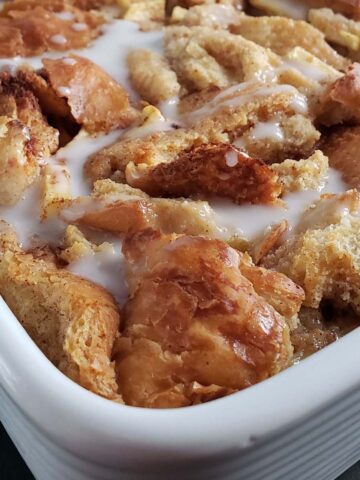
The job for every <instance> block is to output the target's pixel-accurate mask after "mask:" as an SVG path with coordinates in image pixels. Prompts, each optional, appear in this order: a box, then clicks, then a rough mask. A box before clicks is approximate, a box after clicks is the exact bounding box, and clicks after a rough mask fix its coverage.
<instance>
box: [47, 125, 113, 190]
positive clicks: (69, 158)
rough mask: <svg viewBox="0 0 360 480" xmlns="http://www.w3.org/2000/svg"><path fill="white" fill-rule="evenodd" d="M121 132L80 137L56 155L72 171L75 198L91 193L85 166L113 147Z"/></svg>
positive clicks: (72, 186)
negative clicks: (97, 154) (97, 155)
mask: <svg viewBox="0 0 360 480" xmlns="http://www.w3.org/2000/svg"><path fill="white" fill-rule="evenodd" d="M121 132H122V131H121V130H115V131H114V132H111V133H109V134H107V135H99V136H98V137H89V136H87V135H81V134H80V135H78V136H77V137H75V138H74V139H73V140H72V141H71V142H70V143H68V144H67V145H66V146H65V147H64V148H61V149H60V150H59V151H58V152H57V153H56V155H55V157H54V158H55V159H62V160H65V164H66V166H67V168H68V169H69V171H70V176H71V193H72V196H73V197H77V196H80V195H88V194H89V193H90V192H91V187H90V184H89V183H88V182H87V181H86V179H85V177H84V165H85V162H86V160H87V159H88V158H89V156H91V155H92V154H94V153H96V152H98V151H99V150H101V149H102V148H104V147H107V146H108V145H111V144H112V143H113V142H115V140H116V139H117V138H119V136H120V135H121Z"/></svg>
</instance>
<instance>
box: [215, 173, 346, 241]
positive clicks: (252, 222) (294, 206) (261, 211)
mask: <svg viewBox="0 0 360 480" xmlns="http://www.w3.org/2000/svg"><path fill="white" fill-rule="evenodd" d="M346 189H347V188H346V185H345V184H344V182H343V181H342V180H341V176H340V174H339V173H338V172H337V171H336V170H333V169H330V170H329V175H328V178H327V181H326V182H325V183H324V185H323V186H322V188H320V189H319V190H316V191H313V190H310V191H309V190H308V191H302V192H296V193H290V194H288V195H286V197H285V198H284V200H285V202H286V206H287V208H282V207H271V206H264V205H234V204H233V203H232V202H231V201H229V200H226V199H216V200H210V201H209V203H210V206H211V207H212V208H213V209H214V210H215V213H216V216H217V222H218V224H219V225H220V226H222V227H225V228H227V229H228V230H229V231H230V232H232V233H233V234H234V235H240V236H242V237H245V238H247V239H249V240H251V239H254V238H255V237H257V236H258V235H261V234H262V233H263V232H264V231H265V229H266V228H267V227H268V226H269V225H271V224H276V223H279V222H281V220H284V219H286V220H287V221H288V222H289V225H290V228H293V227H294V226H295V225H296V224H297V222H298V221H299V219H300V216H301V215H302V214H303V212H304V211H305V210H306V208H308V207H309V206H310V205H311V204H312V203H313V202H314V201H315V200H317V199H318V198H319V197H320V195H322V194H323V193H342V192H344V191H346Z"/></svg>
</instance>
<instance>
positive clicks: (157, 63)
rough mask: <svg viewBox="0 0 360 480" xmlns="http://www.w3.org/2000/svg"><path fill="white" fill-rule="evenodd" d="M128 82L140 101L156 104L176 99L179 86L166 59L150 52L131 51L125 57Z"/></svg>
mask: <svg viewBox="0 0 360 480" xmlns="http://www.w3.org/2000/svg"><path fill="white" fill-rule="evenodd" d="M127 64H128V68H129V75H130V80H131V82H132V84H133V86H134V88H135V90H136V91H137V92H138V94H139V95H140V96H141V98H142V99H144V100H146V101H148V102H150V103H153V104H157V103H160V102H162V101H164V100H168V99H169V98H172V97H176V96H177V95H178V94H179V92H180V84H179V82H178V81H177V78H176V74H175V72H174V71H173V70H171V68H170V65H169V64H168V63H167V61H166V59H165V58H164V57H163V56H162V55H160V54H159V53H156V52H152V51H150V50H133V51H131V52H130V53H129V55H128V57H127Z"/></svg>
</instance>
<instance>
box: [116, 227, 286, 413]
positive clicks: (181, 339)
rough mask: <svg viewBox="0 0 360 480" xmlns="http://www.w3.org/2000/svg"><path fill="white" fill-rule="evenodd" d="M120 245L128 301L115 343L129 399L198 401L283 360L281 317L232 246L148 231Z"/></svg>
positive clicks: (241, 384) (270, 370)
mask: <svg viewBox="0 0 360 480" xmlns="http://www.w3.org/2000/svg"><path fill="white" fill-rule="evenodd" d="M123 251H124V255H125V257H126V260H127V262H128V281H129V286H130V300H129V302H128V304H127V305H126V309H125V315H126V320H125V324H124V328H123V329H122V334H121V337H120V338H119V339H118V341H117V345H116V347H115V350H114V351H115V361H116V371H117V379H118V383H119V388H120V391H121V393H122V395H123V398H124V400H125V402H126V403H127V404H129V405H136V406H146V407H158V408H166V407H181V406H186V405H191V404H194V403H200V402H203V401H207V400H210V399H212V398H216V397H219V396H223V395H227V394H229V393H232V392H234V391H236V390H240V389H242V388H246V387H248V386H250V385H253V384H254V383H257V382H259V381H261V380H263V379H265V378H267V377H269V376H271V375H274V374H275V373H276V372H278V371H280V370H282V369H283V368H285V367H286V366H287V365H288V362H289V360H290V358H291V355H292V348H291V344H290V341H289V330H288V327H287V324H286V322H285V320H284V318H283V317H282V316H281V315H280V314H279V313H278V312H277V311H276V310H275V309H274V308H273V307H272V306H271V305H270V304H269V303H267V301H266V300H265V299H264V298H263V297H261V296H260V295H258V294H257V293H256V291H255V289H254V286H253V285H252V283H251V282H250V281H249V280H248V279H247V278H246V277H245V276H244V275H243V274H242V273H241V270H240V268H239V266H240V260H241V256H240V254H239V253H237V251H236V250H234V249H232V248H231V247H229V246H228V245H227V244H225V243H223V242H221V241H218V240H208V239H205V238H201V237H189V236H176V235H161V234H160V233H158V232H154V231H151V230H145V231H143V232H140V233H138V234H135V235H134V236H130V237H128V238H127V239H126V240H125V243H124V246H123ZM269 288H271V287H270V285H269Z"/></svg>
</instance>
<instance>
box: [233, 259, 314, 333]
mask: <svg viewBox="0 0 360 480" xmlns="http://www.w3.org/2000/svg"><path fill="white" fill-rule="evenodd" d="M240 271H241V273H242V274H243V275H244V277H246V278H247V279H248V280H249V281H250V282H251V283H252V284H253V287H254V290H255V291H256V293H257V294H258V295H260V296H261V297H263V298H264V299H265V300H266V301H267V302H268V303H269V304H270V305H271V306H272V307H274V308H275V310H276V311H277V312H279V313H280V314H281V315H282V316H283V317H285V319H286V321H287V323H288V325H289V327H290V329H291V330H293V329H294V328H295V327H296V326H297V323H298V318H297V314H298V312H299V310H300V307H301V305H302V303H303V301H304V300H305V293H304V291H303V289H302V288H301V287H299V286H298V285H296V284H295V283H294V282H293V281H292V280H290V278H288V277H286V276H285V275H283V274H280V273H278V272H274V271H272V270H267V269H266V268H262V267H256V266H255V265H254V264H253V262H252V260H251V258H250V256H249V255H248V254H246V253H244V254H243V255H242V256H241V259H240Z"/></svg>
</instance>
